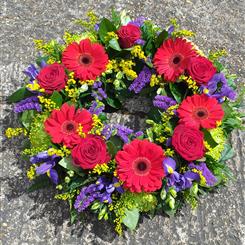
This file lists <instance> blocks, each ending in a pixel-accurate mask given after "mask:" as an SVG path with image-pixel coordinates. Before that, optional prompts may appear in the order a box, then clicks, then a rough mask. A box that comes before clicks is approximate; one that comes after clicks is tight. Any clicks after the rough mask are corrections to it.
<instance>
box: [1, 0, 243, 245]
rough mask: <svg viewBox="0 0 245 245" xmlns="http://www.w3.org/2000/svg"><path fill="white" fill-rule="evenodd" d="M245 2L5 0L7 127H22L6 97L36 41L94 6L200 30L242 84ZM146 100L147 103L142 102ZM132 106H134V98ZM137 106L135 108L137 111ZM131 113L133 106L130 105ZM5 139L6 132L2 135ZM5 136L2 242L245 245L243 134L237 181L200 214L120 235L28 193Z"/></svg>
mask: <svg viewBox="0 0 245 245" xmlns="http://www.w3.org/2000/svg"><path fill="white" fill-rule="evenodd" d="M244 5H245V4H244V1H239V0H232V1H231V0H230V1H228V0H225V1H220V0H210V1H207V0H196V1H194V0H193V1H191V0H185V1H184V0H165V1H163V0H162V1H161V0H145V1H138V0H133V1H128V0H121V1H109V0H104V1H98V0H93V1H92V0H87V1H74V0H72V1H71V0H52V1H51V0H46V1H45V0H39V1H34V0H25V1H20V0H2V1H1V4H0V20H1V26H0V28H1V29H0V30H1V31H0V37H1V38H0V40H1V46H0V47H1V52H0V75H1V76H0V80H1V115H0V116H1V127H2V131H3V130H4V129H6V128H7V127H8V126H13V125H16V119H17V117H16V116H15V115H13V113H12V112H11V106H10V105H7V104H6V103H5V98H6V96H8V95H9V94H10V93H11V92H12V91H13V90H14V89H16V88H17V87H19V86H20V84H21V83H22V82H21V81H22V79H23V77H24V76H23V74H22V73H21V71H22V70H23V69H24V68H25V67H26V66H27V65H28V64H29V63H30V62H32V61H33V60H34V57H35V56H34V55H35V54H36V53H35V51H34V45H33V42H32V40H33V39H46V40H48V39H50V38H56V39H58V38H60V37H61V35H62V33H63V30H64V28H65V29H70V28H75V27H74V26H73V24H72V20H73V19H74V18H77V17H84V16H85V13H86V11H87V10H89V9H93V10H95V11H98V13H99V14H100V15H103V16H108V15H109V9H110V8H111V7H113V6H114V7H115V8H116V9H118V10H123V9H126V10H128V11H129V12H130V13H131V15H132V16H139V15H144V16H146V17H147V18H150V19H152V20H155V21H156V23H158V24H161V25H163V26H165V25H166V24H167V20H168V19H169V18H172V17H176V18H177V19H178V20H179V21H180V23H181V25H182V26H183V27H185V28H188V29H191V30H193V31H195V32H196V33H197V37H196V39H195V42H196V44H197V45H198V46H199V47H200V48H201V49H203V50H204V51H208V50H209V49H212V48H226V49H227V50H228V51H229V56H228V57H227V58H225V59H224V60H223V61H224V63H225V64H227V66H228V67H229V68H230V69H231V71H232V72H233V73H236V74H238V76H239V77H240V82H241V81H242V79H243V78H244V70H243V62H244V48H243V45H244V43H245V40H244V31H245V28H244V18H243V16H244V15H245V13H244V9H245V6H244ZM140 103H141V102H140ZM128 105H129V108H130V107H131V106H134V104H132V103H131V102H129V103H128ZM135 110H136V109H135V107H134V108H131V113H134V111H135ZM129 111H130V110H129ZM111 119H112V120H117V121H118V122H124V123H126V124H127V125H131V126H132V127H139V126H140V127H142V126H143V124H142V119H141V118H136V117H134V116H133V115H130V114H129V115H120V114H115V113H114V114H113V115H112V116H111ZM2 138H3V137H2ZM20 140H21V139H14V140H11V141H6V140H5V139H4V138H3V141H2V148H1V195H0V197H1V200H0V209H1V224H0V225H1V229H0V240H1V244H3V245H15V244H21V245H31V244H33V245H42V244H52V245H60V244H64V245H76V244H143V245H144V244H147V245H150V244H154V245H155V244H162V245H175V244H181V245H182V244H188V245H189V244H208V245H210V244H222V245H225V244H229V245H240V244H244V243H245V234H244V231H245V222H244V217H245V212H244V210H245V209H244V134H243V133H241V132H235V133H233V135H232V139H231V142H232V145H233V147H234V148H235V150H236V155H235V157H234V158H233V159H232V160H230V161H229V162H228V163H227V164H228V165H229V166H230V167H231V168H232V169H233V171H234V174H235V176H236V179H235V180H234V181H233V182H232V183H230V184H229V186H228V187H223V188H221V189H219V190H217V191H214V192H212V193H210V194H209V195H207V196H205V197H202V198H201V199H200V205H199V208H198V209H197V210H196V211H195V212H193V211H191V210H190V208H189V207H187V206H185V207H184V208H182V209H181V211H180V212H179V213H178V214H177V216H176V217H175V218H168V217H165V216H156V217H155V218H153V220H150V219H149V218H147V217H144V218H142V219H141V222H140V224H139V227H138V230H137V231H136V232H134V233H130V232H126V233H125V236H124V237H117V236H116V235H115V233H113V228H112V226H110V225H108V224H107V223H105V222H97V221H96V219H95V217H93V216H90V215H87V216H86V217H85V219H84V220H83V221H82V222H80V223H79V224H77V225H75V226H71V225H70V224H69V214H68V206H67V205H66V204H65V203H63V202H61V201H57V200H54V199H53V195H54V191H53V190H50V189H44V190H40V191H37V192H35V193H31V194H28V193H26V188H27V186H28V185H29V183H28V181H27V178H26V176H25V170H26V169H27V168H28V166H25V164H23V162H22V161H21V160H18V152H19V149H18V142H19V141H20Z"/></svg>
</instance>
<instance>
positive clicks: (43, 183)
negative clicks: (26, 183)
mask: <svg viewBox="0 0 245 245" xmlns="http://www.w3.org/2000/svg"><path fill="white" fill-rule="evenodd" d="M50 186H52V183H51V181H50V179H49V177H48V176H47V175H45V174H44V175H40V176H38V177H36V178H35V179H34V181H33V184H32V185H31V186H30V187H28V189H27V191H28V192H33V191H36V190H38V189H43V188H46V187H50Z"/></svg>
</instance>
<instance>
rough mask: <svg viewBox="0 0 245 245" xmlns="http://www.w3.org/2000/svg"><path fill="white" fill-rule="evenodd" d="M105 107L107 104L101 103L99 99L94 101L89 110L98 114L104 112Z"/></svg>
mask: <svg viewBox="0 0 245 245" xmlns="http://www.w3.org/2000/svg"><path fill="white" fill-rule="evenodd" d="M104 109H105V105H104V104H101V105H100V104H99V103H98V102H97V101H95V100H94V101H93V102H92V104H91V106H90V108H89V109H88V111H89V112H90V113H91V114H96V115H99V114H100V113H102V112H103V111H104Z"/></svg>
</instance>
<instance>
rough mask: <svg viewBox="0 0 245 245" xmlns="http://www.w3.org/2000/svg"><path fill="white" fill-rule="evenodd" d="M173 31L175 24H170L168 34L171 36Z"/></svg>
mask: <svg viewBox="0 0 245 245" xmlns="http://www.w3.org/2000/svg"><path fill="white" fill-rule="evenodd" d="M173 31H174V26H173V25H171V26H169V28H168V35H169V36H171V34H172V33H173Z"/></svg>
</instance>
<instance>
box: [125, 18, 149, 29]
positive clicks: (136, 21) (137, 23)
mask: <svg viewBox="0 0 245 245" xmlns="http://www.w3.org/2000/svg"><path fill="white" fill-rule="evenodd" d="M145 20H146V18H145V17H144V16H139V17H137V18H136V19H134V20H132V21H130V22H129V23H128V24H132V25H135V26H138V27H141V26H142V25H143V24H144V22H145Z"/></svg>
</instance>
